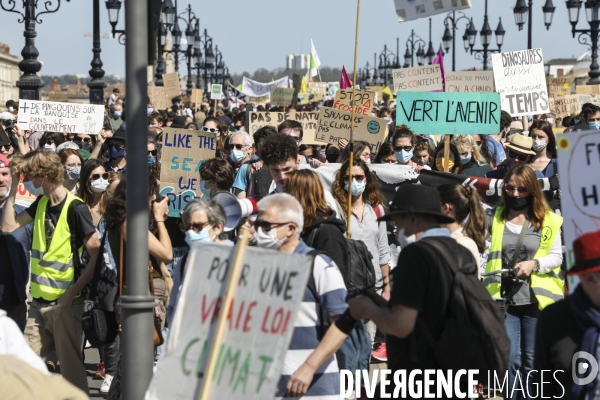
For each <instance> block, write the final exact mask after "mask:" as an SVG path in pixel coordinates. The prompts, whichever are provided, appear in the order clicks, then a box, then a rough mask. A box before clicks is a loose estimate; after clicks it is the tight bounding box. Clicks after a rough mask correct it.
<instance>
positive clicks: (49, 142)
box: [44, 139, 54, 144]
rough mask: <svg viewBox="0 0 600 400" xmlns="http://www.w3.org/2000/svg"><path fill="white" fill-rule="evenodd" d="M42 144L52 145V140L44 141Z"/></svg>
mask: <svg viewBox="0 0 600 400" xmlns="http://www.w3.org/2000/svg"><path fill="white" fill-rule="evenodd" d="M44 144H54V140H52V139H46V141H45V142H44Z"/></svg>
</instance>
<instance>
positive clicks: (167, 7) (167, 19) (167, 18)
mask: <svg viewBox="0 0 600 400" xmlns="http://www.w3.org/2000/svg"><path fill="white" fill-rule="evenodd" d="M175 15H177V9H176V8H175V6H173V2H172V1H171V0H164V3H163V7H162V13H161V17H162V22H163V23H164V24H165V25H166V26H167V29H168V28H170V27H171V26H173V23H174V22H175Z"/></svg>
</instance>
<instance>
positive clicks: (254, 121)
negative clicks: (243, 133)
mask: <svg viewBox="0 0 600 400" xmlns="http://www.w3.org/2000/svg"><path fill="white" fill-rule="evenodd" d="M248 118H249V121H250V122H249V127H248V128H249V131H248V132H249V133H250V135H254V134H255V133H256V131H257V130H259V129H260V128H262V127H263V126H272V127H274V128H277V127H278V126H279V124H281V123H282V122H283V121H285V120H286V119H291V120H294V121H298V122H300V123H301V124H302V132H303V139H302V143H305V144H312V143H313V142H311V140H313V139H314V137H315V132H316V130H317V120H318V118H319V113H317V112H304V111H298V112H271V111H267V112H250V113H249V114H248Z"/></svg>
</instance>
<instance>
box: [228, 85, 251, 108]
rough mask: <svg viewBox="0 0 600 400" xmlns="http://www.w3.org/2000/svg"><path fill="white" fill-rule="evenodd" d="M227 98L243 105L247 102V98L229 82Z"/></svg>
mask: <svg viewBox="0 0 600 400" xmlns="http://www.w3.org/2000/svg"><path fill="white" fill-rule="evenodd" d="M227 96H228V97H229V98H230V99H236V100H237V101H242V102H244V103H247V102H248V96H246V95H245V94H244V93H242V92H240V91H239V90H238V88H236V87H235V86H233V85H232V84H231V83H229V82H227Z"/></svg>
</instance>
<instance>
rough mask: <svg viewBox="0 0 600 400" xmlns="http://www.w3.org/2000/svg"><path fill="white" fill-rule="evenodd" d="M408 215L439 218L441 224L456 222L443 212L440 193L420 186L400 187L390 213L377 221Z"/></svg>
mask: <svg viewBox="0 0 600 400" xmlns="http://www.w3.org/2000/svg"><path fill="white" fill-rule="evenodd" d="M408 213H416V214H426V215H431V216H434V217H437V219H438V222H439V223H440V224H450V223H452V222H454V218H452V217H449V216H447V215H446V214H444V213H443V212H442V200H441V199H440V194H439V192H438V191H437V190H436V189H435V188H432V187H429V186H423V185H419V184H417V185H410V184H408V185H403V186H400V188H399V189H398V191H397V192H396V196H394V200H393V201H392V205H391V206H390V209H389V211H388V212H386V214H385V215H384V216H383V217H381V218H379V219H378V220H377V221H389V220H390V219H391V217H392V216H393V215H399V214H408Z"/></svg>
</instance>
